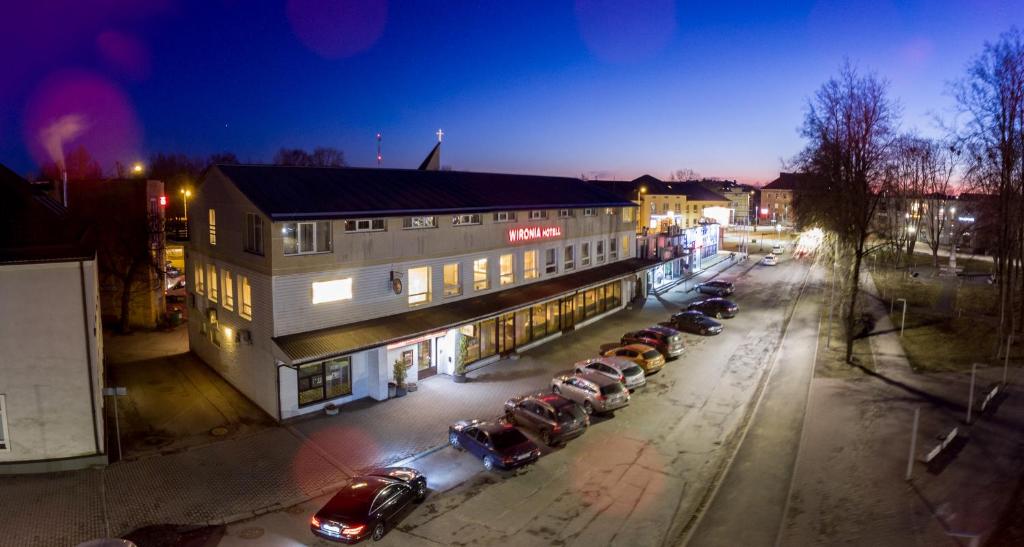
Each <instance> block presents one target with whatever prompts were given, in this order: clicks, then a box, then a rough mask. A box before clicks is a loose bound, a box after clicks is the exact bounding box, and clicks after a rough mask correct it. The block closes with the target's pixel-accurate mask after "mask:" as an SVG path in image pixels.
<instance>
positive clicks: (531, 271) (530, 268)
mask: <svg viewBox="0 0 1024 547" xmlns="http://www.w3.org/2000/svg"><path fill="white" fill-rule="evenodd" d="M523 279H537V251H526V252H525V253H523Z"/></svg>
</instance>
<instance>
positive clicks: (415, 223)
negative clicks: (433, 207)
mask: <svg viewBox="0 0 1024 547" xmlns="http://www.w3.org/2000/svg"><path fill="white" fill-rule="evenodd" d="M402 228H404V229H406V230H419V229H422V228H437V217H405V218H403V219H402Z"/></svg>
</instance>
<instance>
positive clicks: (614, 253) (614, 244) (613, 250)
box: [608, 237, 619, 260]
mask: <svg viewBox="0 0 1024 547" xmlns="http://www.w3.org/2000/svg"><path fill="white" fill-rule="evenodd" d="M618 258H619V245H618V241H616V240H615V238H614V237H613V238H611V239H609V240H608V260H617V259H618Z"/></svg>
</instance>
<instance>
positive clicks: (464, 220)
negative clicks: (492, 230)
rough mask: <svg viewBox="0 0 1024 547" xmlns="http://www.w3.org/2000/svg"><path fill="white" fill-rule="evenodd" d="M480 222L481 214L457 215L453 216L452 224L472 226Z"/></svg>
mask: <svg viewBox="0 0 1024 547" xmlns="http://www.w3.org/2000/svg"><path fill="white" fill-rule="evenodd" d="M474 224H480V215H478V214H472V215H455V216H453V217H452V226H472V225H474Z"/></svg>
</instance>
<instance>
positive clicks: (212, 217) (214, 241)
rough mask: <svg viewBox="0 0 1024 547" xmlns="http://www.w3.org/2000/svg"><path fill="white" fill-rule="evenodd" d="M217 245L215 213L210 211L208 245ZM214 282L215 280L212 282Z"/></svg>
mask: <svg viewBox="0 0 1024 547" xmlns="http://www.w3.org/2000/svg"><path fill="white" fill-rule="evenodd" d="M216 244H217V211H214V210H213V209H210V245H216ZM214 281H216V280H214Z"/></svg>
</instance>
